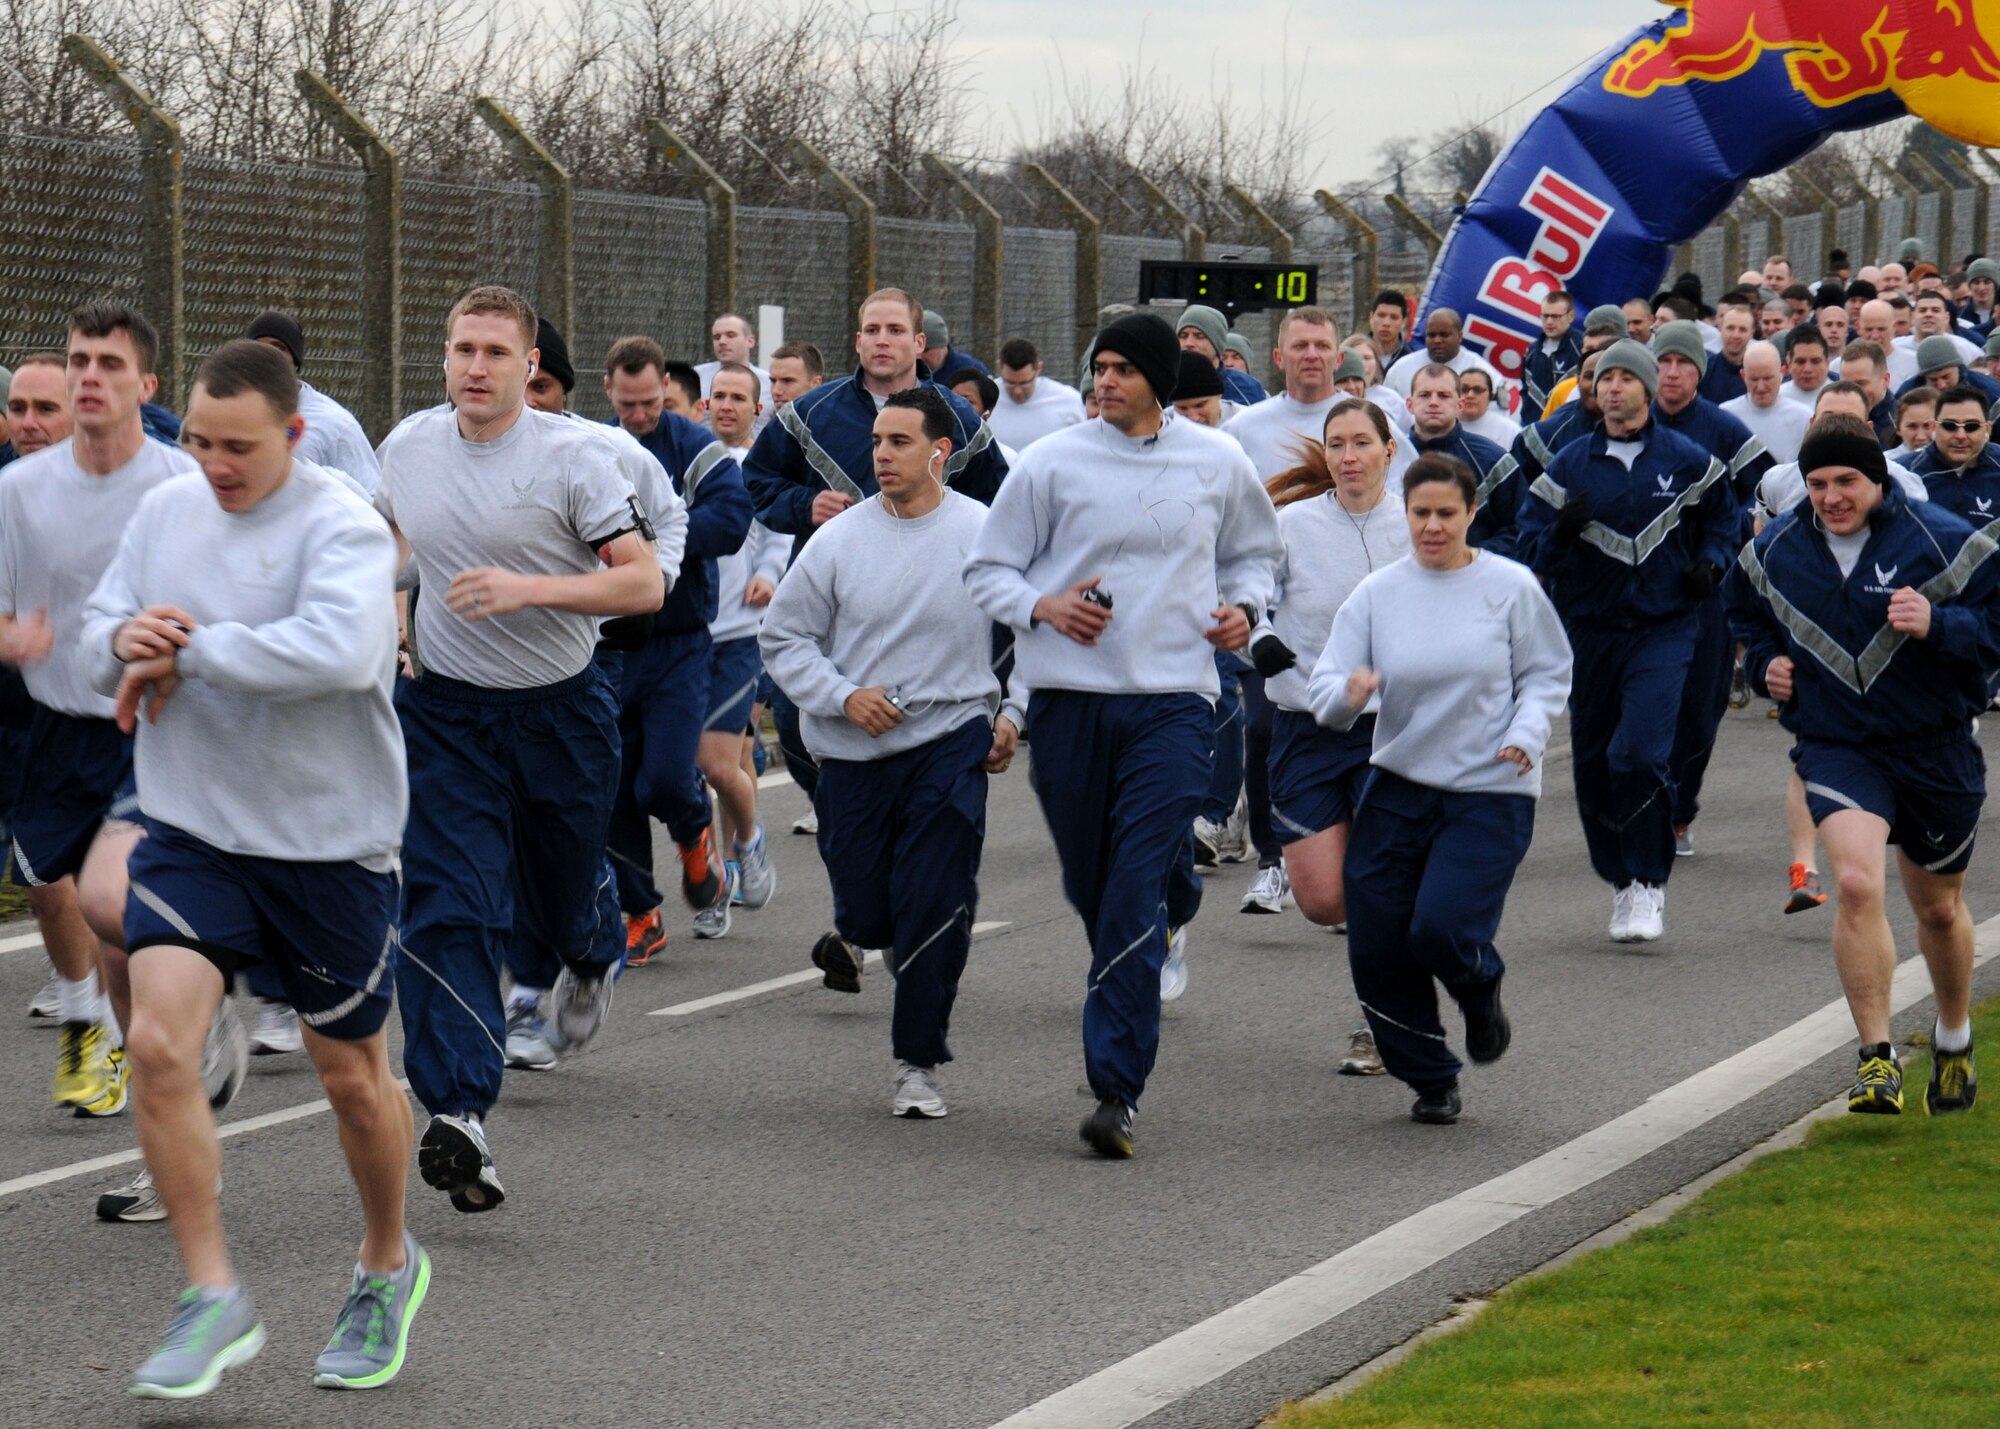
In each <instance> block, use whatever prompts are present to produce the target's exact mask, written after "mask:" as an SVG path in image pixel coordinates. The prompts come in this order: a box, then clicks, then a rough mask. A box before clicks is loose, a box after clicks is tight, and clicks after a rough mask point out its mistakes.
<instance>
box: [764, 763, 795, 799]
mask: <svg viewBox="0 0 2000 1429" xmlns="http://www.w3.org/2000/svg"><path fill="white" fill-rule="evenodd" d="M780 784H791V785H792V787H793V788H794V789H798V785H796V784H792V776H791V775H789V774H787V773H786V772H785V771H784V770H782V769H773V770H771V771H770V772H769V773H767V774H759V775H758V776H757V787H758V788H759V789H775V788H777V787H778V786H779V785H780ZM799 792H800V793H801V794H803V793H804V792H805V790H803V789H799Z"/></svg>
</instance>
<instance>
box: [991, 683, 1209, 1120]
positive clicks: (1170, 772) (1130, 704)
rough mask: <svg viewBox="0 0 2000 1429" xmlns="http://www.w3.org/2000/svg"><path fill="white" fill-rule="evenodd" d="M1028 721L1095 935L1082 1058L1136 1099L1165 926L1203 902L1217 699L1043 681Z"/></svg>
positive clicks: (1067, 879) (1063, 854)
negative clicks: (1198, 853)
mask: <svg viewBox="0 0 2000 1429" xmlns="http://www.w3.org/2000/svg"><path fill="white" fill-rule="evenodd" d="M1028 728H1029V731H1030V732H1031V734H1032V735H1033V740H1034V742H1033V744H1032V745H1031V746H1030V752H1031V756H1032V760H1031V764H1030V776H1029V777H1030V779H1031V780H1032V781H1033V784H1034V787H1035V795H1036V797H1037V798H1038V799H1039V800H1040V801H1041V805H1042V813H1043V815H1044V816H1045V817H1046V818H1047V819H1048V824H1049V833H1050V835H1051V836H1052V838H1053V839H1054V841H1055V846H1056V857H1057V858H1058V859H1059V860H1060V861H1061V863H1062V871H1063V892H1064V894H1065V895H1066V896H1067V897H1068V898H1069V901H1070V904H1071V906H1072V907H1074V908H1075V909H1076V911H1077V913H1078V914H1079V915H1080V916H1081V917H1082V919H1083V926H1084V929H1085V931H1086V932H1087V933H1088V935H1089V937H1090V979H1089V983H1088V985H1087V991H1086V993H1085V996H1084V1002H1083V1060H1084V1067H1085V1070H1086V1071H1087V1072H1088V1074H1089V1078H1090V1087H1091V1090H1092V1091H1093V1092H1095V1093H1096V1094H1097V1096H1098V1098H1099V1099H1100V1100H1104V1099H1111V1098H1115V1099H1117V1100H1119V1101H1122V1102H1124V1103H1125V1104H1126V1105H1127V1106H1131V1107H1137V1106H1138V1104H1139V1094H1140V1093H1141V1092H1142V1091H1144V1090H1145V1086H1146V1078H1147V1076H1148V1075H1149V1074H1150V1073H1151V1072H1152V1070H1153V1059H1154V1057H1155V1056H1156V1055H1157V1054H1158V1052H1159V1046H1160V965H1161V964H1162V963H1164V962H1165V961H1166V956H1167V930H1168V928H1169V926H1179V925H1181V924H1184V923H1187V922H1189V921H1192V919H1193V918H1194V915H1195V913H1196V911H1197V910H1199V908H1200V906H1201V888H1200V884H1199V883H1198V882H1197V881H1196V880H1195V878H1194V869H1193V858H1194V849H1193V842H1192V839H1191V837H1190V833H1189V829H1190V826H1191V825H1192V823H1193V821H1194V816H1195V814H1196V813H1197V812H1199V810H1200V808H1201V800H1202V798H1203V795H1204V793H1205V791H1206V790H1207V788H1208V782H1209V777H1210V774H1211V773H1212V772H1213V771H1212V769H1211V767H1210V766H1211V758H1210V756H1211V751H1212V750H1213V748H1214V741H1215V712H1214V708H1213V706H1211V705H1210V703H1209V702H1208V701H1207V700H1206V699H1204V698H1202V697H1201V696H1200V695H1195V694H1166V695H1137V694H1135V695H1104V694H1091V693H1087V692H1084V691H1079V690H1036V691H1035V692H1034V693H1033V695H1032V696H1031V697H1030V700H1029V707H1028Z"/></svg>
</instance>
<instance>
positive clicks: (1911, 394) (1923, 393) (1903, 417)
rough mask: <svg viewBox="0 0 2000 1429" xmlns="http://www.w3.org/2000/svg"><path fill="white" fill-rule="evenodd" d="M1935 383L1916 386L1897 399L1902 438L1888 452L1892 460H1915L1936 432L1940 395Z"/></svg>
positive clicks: (1899, 434)
mask: <svg viewBox="0 0 2000 1429" xmlns="http://www.w3.org/2000/svg"><path fill="white" fill-rule="evenodd" d="M1943 395H1944V394H1943V393H1942V392H1940V391H1938V390H1937V389H1936V388H1935V387H1913V388H1911V389H1910V390H1909V391H1908V392H1905V393H1904V394H1903V395H1902V396H1901V397H1899V398H1897V399H1896V435H1897V436H1898V437H1899V438H1901V440H1900V441H1898V442H1897V443H1896V447H1895V449H1894V450H1893V451H1891V452H1890V453H1889V460H1890V461H1903V462H1907V461H1912V460H1914V459H1915V458H1916V455H1917V453H1918V452H1921V451H1922V450H1923V449H1924V448H1925V447H1927V446H1929V445H1930V444H1931V439H1932V438H1933V437H1934V436H1936V435H1937V414H1938V398H1940V397H1942V396H1943Z"/></svg>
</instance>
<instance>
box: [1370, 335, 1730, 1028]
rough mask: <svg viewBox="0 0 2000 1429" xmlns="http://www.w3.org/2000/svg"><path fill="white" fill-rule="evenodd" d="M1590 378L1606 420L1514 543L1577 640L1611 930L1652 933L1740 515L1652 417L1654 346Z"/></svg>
mask: <svg viewBox="0 0 2000 1429" xmlns="http://www.w3.org/2000/svg"><path fill="white" fill-rule="evenodd" d="M1593 381H1594V385H1595V387H1596V389H1597V400H1598V404H1599V406H1600V407H1602V408H1603V412H1604V417H1603V420H1602V422H1600V423H1599V425H1598V426H1597V428H1596V430H1595V431H1593V432H1592V433H1591V434H1590V435H1589V436H1588V437H1587V438H1586V437H1581V436H1579V437H1578V438H1577V439H1575V440H1573V441H1571V442H1570V443H1569V444H1568V445H1567V446H1565V447H1564V448H1563V449H1562V450H1561V451H1560V452H1558V453H1557V454H1556V458H1555V460H1554V461H1553V462H1551V463H1550V464H1549V468H1548V470H1547V471H1545V472H1544V473H1543V474H1542V475H1541V476H1539V477H1537V478H1536V479H1535V482H1534V484H1533V485H1532V486H1531V487H1530V488H1529V489H1528V493H1527V496H1526V498H1525V499H1524V500H1523V501H1522V503H1521V519H1520V544H1519V547H1518V550H1519V553H1520V556H1519V558H1520V559H1521V560H1522V561H1524V562H1525V563H1527V564H1528V565H1530V566H1532V567H1533V568H1534V570H1535V572H1536V573H1537V574H1539V575H1540V576H1542V577H1543V579H1544V580H1548V581H1551V582H1552V583H1553V584H1552V590H1553V594H1554V599H1555V602H1556V608H1557V610H1559V611H1560V612H1561V613H1562V616H1563V624H1564V626H1565V627H1566V629H1567V630H1568V632H1569V639H1570V644H1571V645H1572V647H1573V648H1574V650H1575V655H1576V679H1575V683H1574V685H1573V687H1572V692H1571V698H1570V747H1571V749H1572V751H1573V752H1574V760H1575V780H1576V802H1577V809H1578V812H1579V813H1580V814H1581V816H1582V820H1583V833H1584V841H1585V842H1586V843H1587V844H1588V845H1589V848H1590V862H1591V867H1592V868H1593V869H1595V870H1596V872H1597V875H1598V877H1600V878H1602V879H1604V881H1605V882H1607V883H1609V884H1611V885H1612V889H1613V897H1612V911H1611V924H1610V932H1611V937H1612V939H1613V941H1615V942H1635V941H1651V940H1652V939H1655V938H1658V937H1659V936H1660V935H1661V934H1662V932H1664V930H1665V908H1666V885H1667V878H1668V876H1669V875H1670V873H1671V872H1672V868H1673V860H1674V830H1673V809H1672V803H1673V794H1674V784H1673V747H1674V725H1675V718H1676V715H1677V714H1678V712H1679V710H1680V708H1681V694H1682V690H1683V687H1684V685H1685V683H1686V680H1687V676H1688V669H1689V666H1690V664H1691V663H1692V662H1693V659H1694V654H1695V643H1696V636H1697V633H1698V625H1699V622H1698V619H1697V611H1698V609H1699V607H1700V604H1701V603H1702V602H1703V601H1705V600H1709V599H1710V598H1712V597H1713V595H1714V594H1715V589H1716V582H1717V579H1718V577H1719V576H1720V573H1721V570H1722V567H1723V565H1724V563H1726V562H1727V561H1728V560H1730V559H1731V556H1732V553H1733V551H1734V549H1735V543H1736V537H1737V533H1738V531H1739V529H1740V526H1741V516H1740V513H1739V509H1738V507H1737V504H1736V501H1735V498H1734V496H1733V495H1732V493H1731V491H1730V488H1729V480H1728V473H1727V470H1726V468H1725V467H1724V466H1723V464H1722V463H1721V462H1720V461H1719V460H1717V459H1716V458H1714V457H1712V456H1710V455H1709V454H1708V453H1707V452H1706V451H1704V450H1703V449H1702V448H1700V447H1698V446H1696V445H1695V444H1694V443H1693V442H1692V441H1690V440H1689V439H1687V438H1686V437H1683V436H1681V435H1680V434H1679V433H1678V432H1675V431H1671V430H1669V429H1668V428H1667V427H1665V426H1664V425H1662V424H1661V423H1659V422H1657V421H1655V420H1654V419H1653V416H1654V412H1653V396H1654V393H1655V391H1656V390H1657V387H1658V384H1659V381H1660V370H1659V364H1658V363H1657V362H1656V361H1655V360H1654V358H1653V354H1652V353H1650V352H1648V351H1647V350H1646V349H1645V348H1644V347H1641V346H1640V345H1639V344H1638V343H1636V342H1629V341H1626V342H1617V343H1614V344H1612V345H1611V346H1610V347H1608V348H1606V349H1605V350H1604V352H1603V353H1601V354H1600V355H1599V356H1598V359H1597V366H1596V368H1595V369H1594V376H1593ZM1377 1035H1378V1037H1379V1035H1380V1033H1379V1029H1378V1032H1377Z"/></svg>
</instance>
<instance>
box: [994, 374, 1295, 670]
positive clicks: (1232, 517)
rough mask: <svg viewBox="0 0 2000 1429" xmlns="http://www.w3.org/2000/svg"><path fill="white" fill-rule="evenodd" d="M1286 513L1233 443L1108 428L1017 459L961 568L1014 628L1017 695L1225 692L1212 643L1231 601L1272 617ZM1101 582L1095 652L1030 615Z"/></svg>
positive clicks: (1217, 437) (1064, 436)
mask: <svg viewBox="0 0 2000 1429" xmlns="http://www.w3.org/2000/svg"><path fill="white" fill-rule="evenodd" d="M1283 554H1284V543H1283V541H1282V540H1281V539H1280V538H1279V535H1278V513H1277V512H1276V511H1274V510H1273V509H1272V507H1271V498H1270V497H1269V496H1268V495H1267V494H1266V493H1265V491H1264V488H1263V486H1262V485H1261V484H1260V483H1259V482H1258V480H1257V473H1256V471H1255V469H1254V468H1253V467H1252V466H1251V464H1250V458H1249V457H1247V456H1245V455H1244V454H1243V449H1242V448H1241V447H1239V446H1238V445H1237V444H1236V442H1235V441H1234V440H1233V439H1231V438H1230V437H1227V436H1225V435H1223V434H1222V433H1221V432H1217V431H1211V430H1210V429H1209V428H1207V427H1204V426H1201V425H1200V424H1199V423H1196V422H1190V421H1187V420H1186V419H1184V418H1182V417H1179V416H1177V415H1176V414H1174V413H1172V412H1168V413H1166V414H1165V421H1164V424H1163V425H1162V426H1161V428H1160V431H1159V434H1158V435H1157V436H1156V437H1148V438H1140V439H1134V438H1131V437H1127V436H1125V435H1124V434H1123V433H1121V432H1119V431H1118V430H1117V429H1116V428H1115V427H1113V426H1111V425H1110V424H1109V423H1108V422H1105V421H1104V420H1103V419H1102V418H1099V419H1098V420H1095V421H1089V422H1084V423H1081V424H1080V425H1078V426H1074V427H1065V428H1063V429H1062V430H1061V431H1059V432H1054V433H1051V434H1050V435H1048V436H1046V437H1043V438H1042V439H1041V440H1040V441H1038V442H1036V443H1035V444H1034V445H1033V446H1031V447H1029V448H1028V449H1027V450H1026V451H1024V452H1022V453H1021V464H1020V465H1019V466H1016V467H1014V468H1012V469H1011V470H1010V471H1009V472H1008V473H1007V480H1006V481H1005V482H1003V483H1002V484H1001V486H1000V494H999V495H998V496H997V497H995V498H994V501H993V510H992V512H991V513H990V514H989V515H988V516H987V518H986V524H985V525H984V526H982V527H981V528H980V531H979V539H978V540H977V541H976V542H975V543H974V544H973V548H972V554H971V557H970V558H969V559H968V560H967V562H966V566H965V583H966V586H967V587H968V588H969V589H970V590H971V591H972V597H973V599H974V600H976V601H978V602H979V605H980V608H981V609H983V610H984V611H985V612H986V613H987V614H988V615H990V616H991V617H992V618H993V619H995V620H997V621H999V622H1000V623H1001V624H1003V625H1011V626H1013V627H1014V629H1015V630H1016V631H1017V632H1018V634H1017V638H1016V640H1015V645H1014V650H1015V669H1016V670H1017V671H1018V677H1017V679H1018V683H1019V684H1021V685H1023V686H1025V687H1027V688H1030V689H1037V690H1041V689H1049V690H1089V691H1094V692H1097V693H1100V694H1171V693H1176V692H1182V691H1185V692H1189V693H1193V694H1198V695H1205V696H1207V697H1208V698H1209V699H1211V700H1213V699H1214V698H1215V697H1216V696H1217V694H1218V693H1219V692H1220V689H1221V687H1220V685H1219V684H1218V683H1217V681H1216V677H1215V649H1214V647H1213V646H1211V645H1210V644H1209V643H1208V641H1207V640H1206V639H1204V638H1203V632H1204V631H1206V630H1208V629H1209V628H1210V627H1211V626H1212V625H1213V624H1214V623H1215V622H1214V620H1213V619H1212V618H1211V617H1210V614H1209V612H1210V611H1212V610H1214V609H1215V607H1216V604H1217V596H1218V593H1219V594H1220V598H1221V600H1222V601H1224V602H1226V603H1228V604H1230V605H1236V604H1239V603H1244V602H1247V603H1249V604H1250V605H1252V606H1254V607H1256V609H1257V610H1258V611H1259V612H1262V611H1263V610H1265V609H1266V608H1268V607H1269V605H1270V604H1271V595H1272V590H1273V584H1274V581H1273V576H1274V572H1275V570H1276V567H1277V564H1278V560H1279V558H1280V557H1281V556H1282V555H1283ZM1093 576H1101V577H1102V578H1103V589H1105V590H1106V591H1108V592H1110V594H1111V597H1112V600H1113V602H1114V604H1113V609H1112V614H1113V619H1112V621H1111V624H1110V626H1109V628H1108V629H1106V631H1105V633H1104V635H1103V636H1102V637H1101V638H1100V639H1099V640H1098V642H1097V644H1095V645H1079V644H1077V643H1076V642H1075V641H1074V640H1071V639H1070V638H1069V637H1068V636H1065V635H1061V634H1058V633H1057V632H1056V631H1055V630H1054V629H1053V628H1051V627H1049V626H1047V625H1040V626H1034V627H1033V628H1031V627H1030V620H1031V618H1032V615H1033V612H1034V608H1035V602H1036V601H1037V600H1038V599H1040V598H1041V597H1042V596H1044V595H1058V594H1061V593H1062V592H1063V591H1065V590H1067V589H1068V588H1069V587H1070V586H1072V585H1075V584H1077V583H1078V582H1081V581H1087V580H1089V579H1091V578H1092V577H1093Z"/></svg>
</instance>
